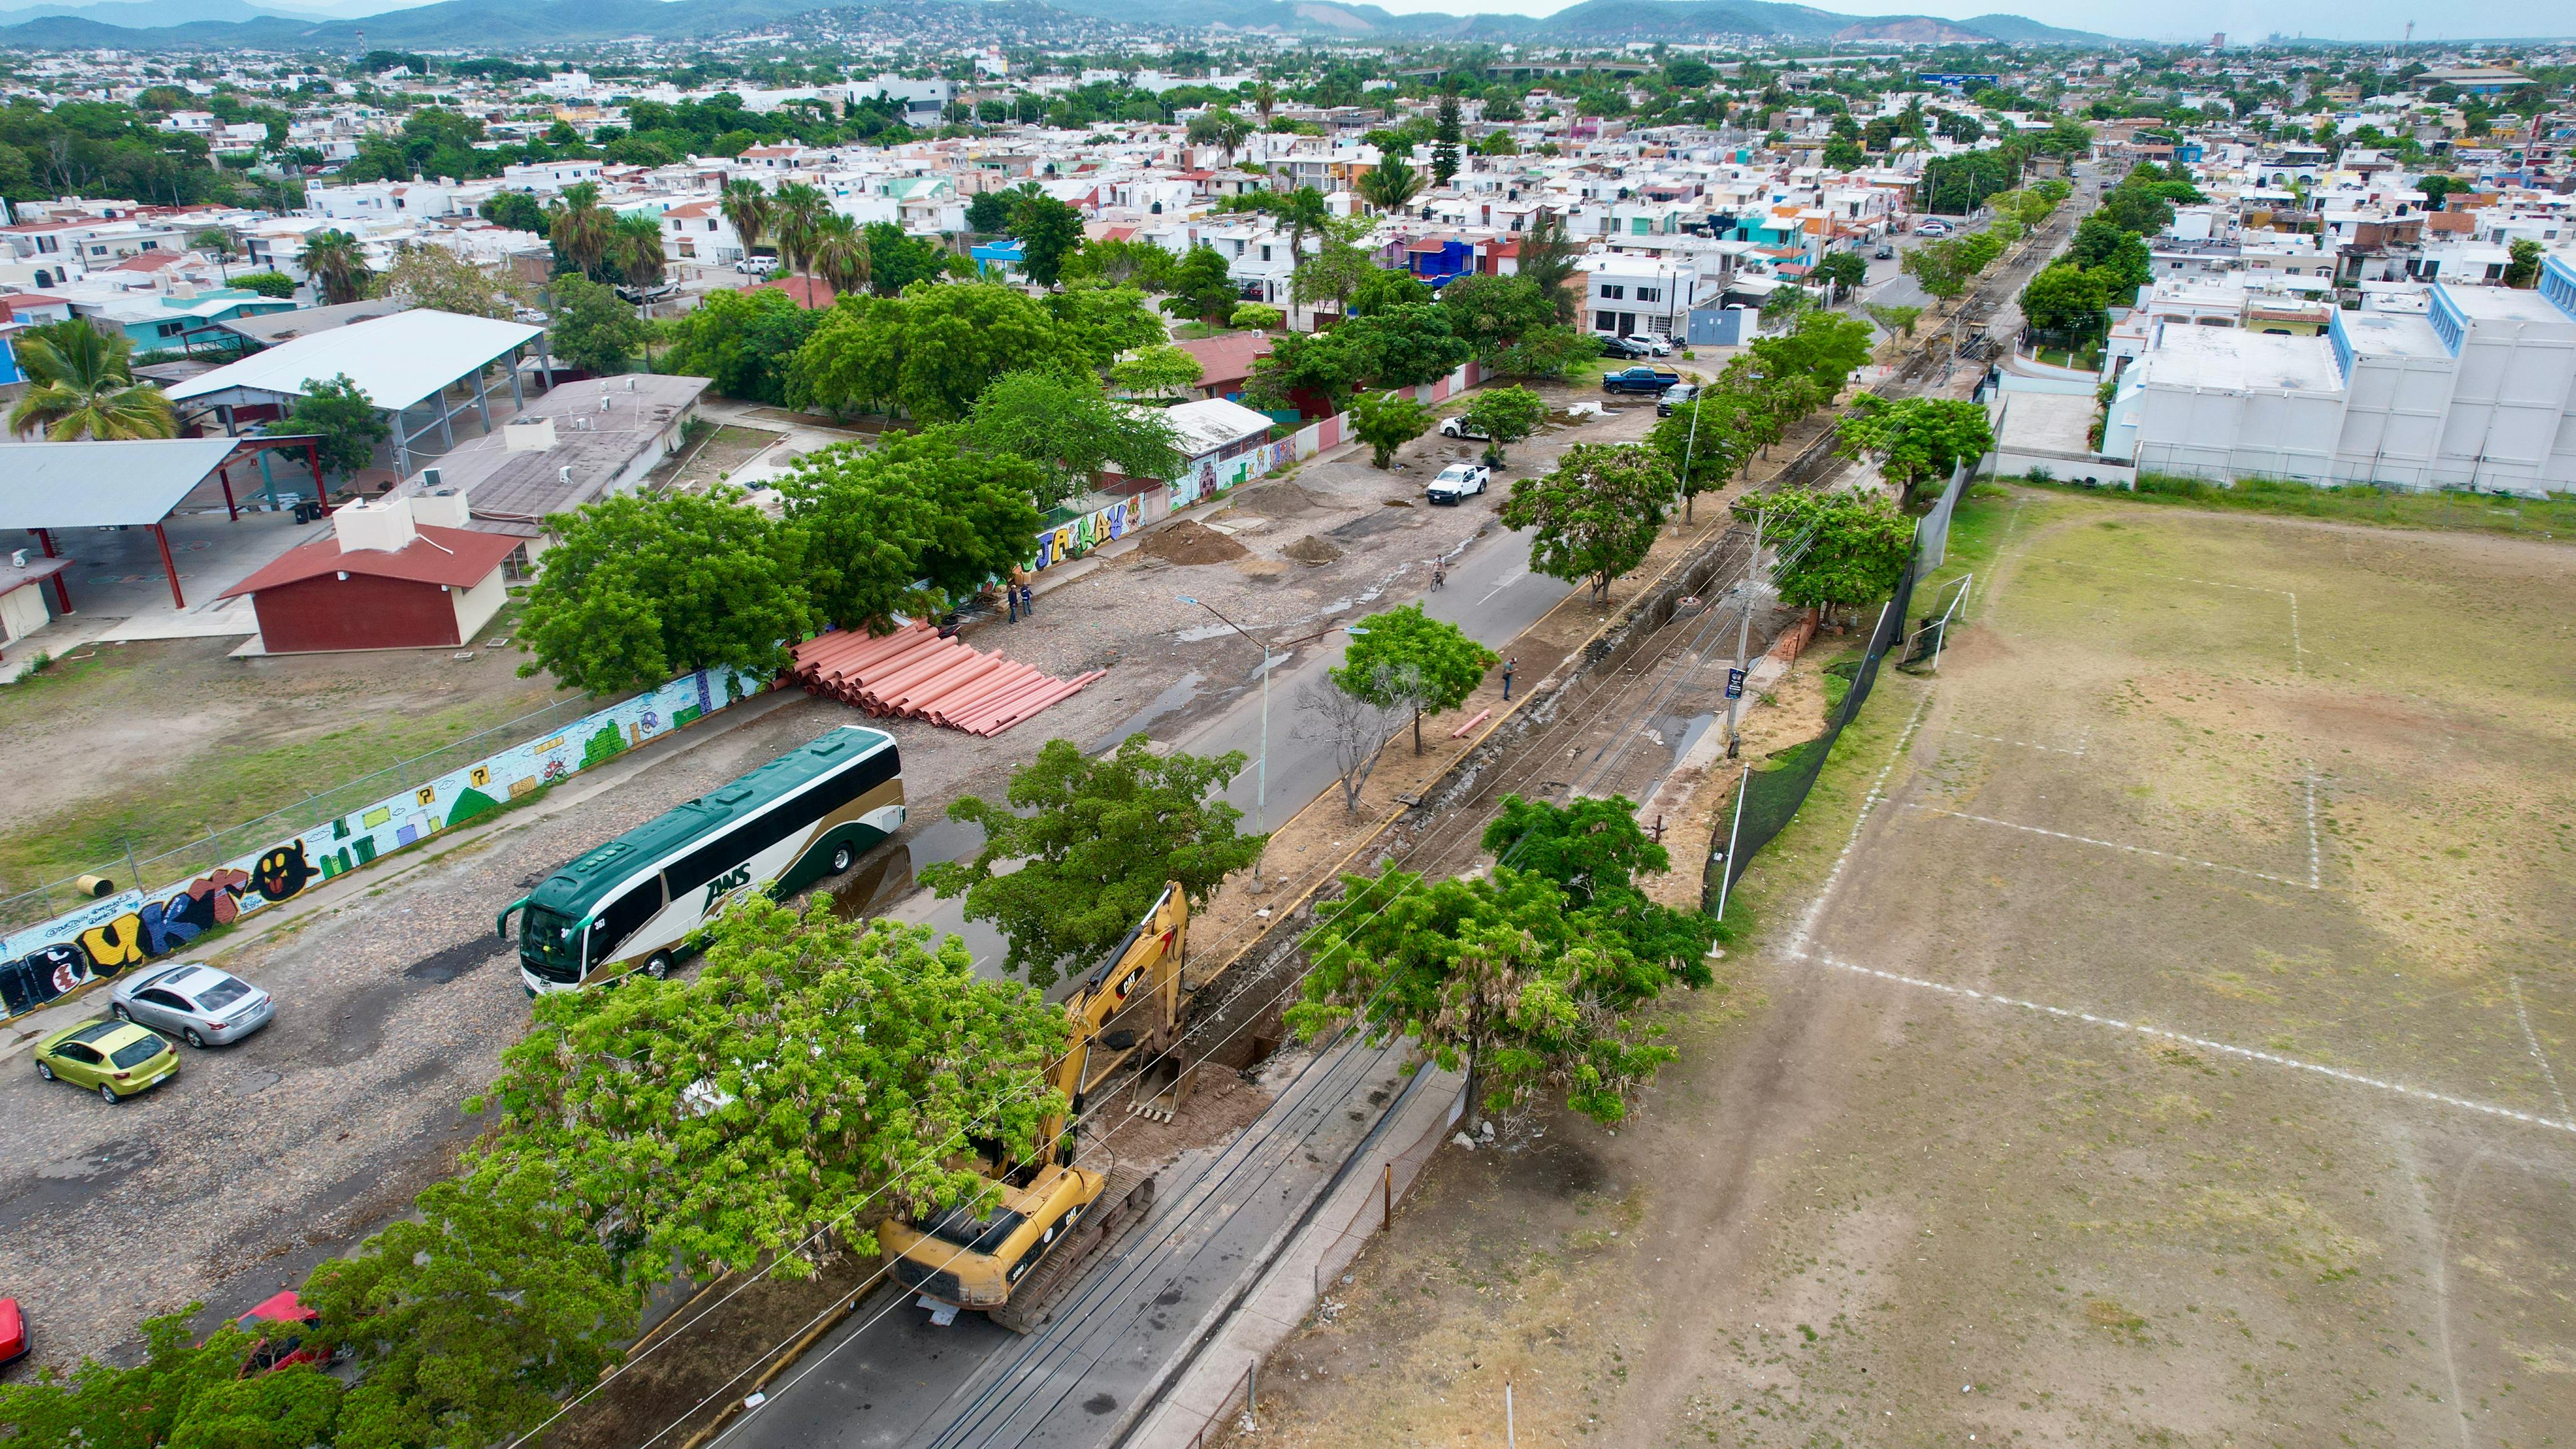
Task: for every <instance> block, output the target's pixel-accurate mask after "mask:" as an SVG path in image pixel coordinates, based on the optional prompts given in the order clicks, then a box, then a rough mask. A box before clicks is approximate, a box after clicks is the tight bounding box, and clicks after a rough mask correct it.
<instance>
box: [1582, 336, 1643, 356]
mask: <svg viewBox="0 0 2576 1449" xmlns="http://www.w3.org/2000/svg"><path fill="white" fill-rule="evenodd" d="M1594 340H1596V341H1598V342H1599V343H1600V344H1601V355H1602V356H1604V357H1613V358H1617V359H1618V360H1619V361H1621V362H1634V361H1636V360H1637V359H1638V358H1640V357H1647V356H1651V355H1652V354H1650V353H1648V352H1647V351H1646V350H1645V349H1644V348H1642V347H1639V346H1638V345H1637V344H1635V343H1633V342H1630V341H1629V340H1628V339H1626V338H1624V337H1602V338H1596V339H1594Z"/></svg>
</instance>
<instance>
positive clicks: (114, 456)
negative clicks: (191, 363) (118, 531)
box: [0, 438, 235, 529]
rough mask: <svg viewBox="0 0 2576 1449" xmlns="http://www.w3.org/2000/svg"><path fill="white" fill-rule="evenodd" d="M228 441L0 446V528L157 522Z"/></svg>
mask: <svg viewBox="0 0 2576 1449" xmlns="http://www.w3.org/2000/svg"><path fill="white" fill-rule="evenodd" d="M234 442H235V440H234V439H231V438H148V439H147V438H137V439H131V440H125V441H119V442H106V443H103V442H95V441H92V442H80V443H0V529H20V528H117V527H123V526H129V525H138V526H139V525H143V524H152V523H159V522H160V521H161V520H162V519H164V518H167V517H169V516H170V510H171V509H173V508H176V507H178V506H179V500H180V499H182V498H185V497H187V496H188V490H189V489H191V488H194V487H196V486H197V485H198V484H200V483H203V482H205V481H206V475H208V474H210V473H212V472H214V471H215V469H216V468H218V467H220V466H221V465H222V463H223V461H224V459H226V458H228V457H231V456H232V451H233V445H234Z"/></svg>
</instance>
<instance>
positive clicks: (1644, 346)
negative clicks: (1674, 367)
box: [1620, 332, 1673, 357]
mask: <svg viewBox="0 0 2576 1449" xmlns="http://www.w3.org/2000/svg"><path fill="white" fill-rule="evenodd" d="M1620 340H1621V341H1623V342H1625V343H1627V344H1628V345H1629V346H1631V347H1633V348H1636V349H1637V355H1638V356H1640V357H1670V356H1672V355H1673V344H1672V342H1671V341H1670V340H1669V339H1666V338H1662V337H1657V336H1655V335H1654V334H1653V333H1650V332H1631V333H1629V334H1628V335H1627V336H1626V337H1624V338H1621V339H1620Z"/></svg>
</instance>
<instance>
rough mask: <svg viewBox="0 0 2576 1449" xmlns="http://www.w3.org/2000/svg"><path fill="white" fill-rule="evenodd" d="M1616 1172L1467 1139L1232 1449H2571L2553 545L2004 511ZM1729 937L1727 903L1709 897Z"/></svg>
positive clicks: (1749, 884) (2190, 516)
mask: <svg viewBox="0 0 2576 1449" xmlns="http://www.w3.org/2000/svg"><path fill="white" fill-rule="evenodd" d="M1956 558H1957V562H1958V563H1959V564H1960V565H1961V566H1973V567H1975V568H1977V569H1978V570H1979V572H1980V577H1981V579H1982V580H1983V581H1984V582H1983V584H1982V588H1983V599H1984V601H1983V603H1982V604H1981V605H1980V606H1979V608H1978V615H1979V627H1976V628H1973V629H1971V630H1970V631H1968V632H1967V633H1966V634H1964V635H1962V636H1960V638H1959V640H1958V643H1957V644H1956V645H1955V646H1954V648H1953V649H1952V651H1951V652H1950V653H1949V655H1948V656H1947V657H1946V659H1945V661H1944V664H1943V668H1942V675H1941V678H1940V679H1939V680H1938V681H1937V682H1932V683H1927V682H1924V681H1918V680H1915V679H1912V678H1908V677H1905V676H1901V675H1897V674H1893V673H1890V674H1887V675H1885V676H1883V678H1882V682H1881V684H1880V688H1879V693H1878V694H1877V695H1875V696H1874V697H1873V699H1872V701H1871V704H1870V705H1869V707H1868V709H1867V710H1866V711H1865V712H1864V713H1863V715H1862V717H1861V720H1860V721H1859V722H1858V723H1857V724H1856V725H1855V726H1854V728H1853V729H1852V730H1850V731H1848V732H1847V733H1846V734H1845V736H1844V740H1843V744H1842V746H1841V747H1840V748H1839V749H1838V750H1837V752H1836V755H1835V758H1834V761H1833V763H1832V764H1831V766H1829V768H1828V770H1827V772H1826V775H1825V777H1824V780H1823V782H1822V784H1821V785H1820V788H1819V791H1818V793H1817V795H1816V796H1815V797H1814V798H1813V799H1812V800H1811V802H1810V804H1809V807H1808V809H1807V811H1806V812H1805V813H1804V814H1803V815H1802V817H1801V819H1800V820H1799V822H1798V823H1797V824H1796V825H1795V826H1794V827H1793V828H1792V829H1791V830H1790V831H1789V832H1788V833H1787V834H1785V835H1783V836H1782V837H1781V839H1780V841H1779V842H1778V843H1777V844H1775V846H1774V847H1773V849H1772V851H1771V852H1770V853H1769V854H1767V855H1766V856H1765V857H1764V859H1763V860H1762V861H1761V862H1759V863H1757V865H1756V866H1755V868H1754V871H1753V874H1752V875H1751V876H1749V877H1748V878H1747V881H1746V883H1745V890H1744V892H1743V894H1742V895H1741V896H1740V897H1739V899H1740V900H1741V901H1742V902H1743V903H1744V908H1745V909H1746V910H1747V912H1748V913H1749V914H1750V915H1751V916H1752V917H1754V918H1755V919H1758V920H1760V921H1761V922H1762V923H1763V927H1762V930H1761V932H1760V938H1759V942H1758V944H1757V945H1755V946H1754V947H1753V948H1752V949H1750V950H1739V951H1738V952H1737V953H1736V954H1735V955H1734V956H1733V957H1731V958H1730V959H1729V960H1727V961H1725V962H1722V963H1720V965H1721V967H1722V968H1725V969H1726V970H1728V971H1729V972H1731V975H1730V977H1729V979H1728V981H1727V984H1728V986H1729V988H1730V989H1729V990H1727V991H1725V992H1723V993H1705V994H1703V995H1701V996H1700V997H1697V998H1695V999H1692V1000H1690V1001H1688V1002H1686V1003H1683V1004H1682V1006H1681V1007H1680V1008H1679V1009H1678V1010H1677V1011H1676V1012H1675V1025H1676V1030H1677V1034H1678V1035H1679V1036H1680V1037H1681V1039H1682V1042H1683V1045H1684V1051H1685V1057H1684V1060H1683V1061H1682V1062H1681V1063H1679V1064H1678V1065H1677V1066H1676V1067H1674V1068H1672V1069H1669V1070H1668V1071H1667V1073H1666V1075H1665V1077H1664V1078H1663V1080H1662V1081H1661V1082H1660V1083H1659V1084H1658V1085H1657V1087H1656V1088H1655V1089H1654V1091H1653V1092H1652V1093H1651V1095H1650V1098H1649V1100H1648V1101H1647V1103H1646V1104H1645V1107H1644V1110H1643V1111H1641V1112H1640V1113H1639V1114H1638V1116H1637V1117H1636V1119H1634V1120H1633V1121H1632V1123H1631V1124H1630V1125H1629V1126H1628V1127H1627V1128H1626V1129H1624V1130H1622V1131H1620V1132H1618V1133H1616V1134H1608V1133H1603V1132H1599V1131H1596V1130H1594V1129H1591V1128H1589V1127H1586V1126H1582V1125H1580V1124H1575V1123H1569V1122H1567V1121H1565V1120H1563V1119H1562V1118H1560V1117H1557V1116H1552V1115H1544V1116H1541V1117H1540V1118H1538V1119H1536V1120H1535V1121H1534V1122H1533V1123H1532V1124H1531V1127H1532V1129H1533V1131H1532V1133H1531V1134H1529V1135H1525V1136H1523V1137H1522V1138H1520V1139H1519V1140H1518V1141H1516V1142H1514V1143H1513V1144H1511V1145H1510V1147H1509V1148H1507V1149H1506V1150H1500V1151H1485V1152H1477V1153H1472V1154H1470V1153H1464V1152H1457V1151H1450V1152H1445V1153H1444V1154H1443V1155H1442V1156H1441V1158H1439V1159H1438V1160H1437V1161H1436V1162H1435V1163H1434V1165H1433V1167H1432V1169H1431V1170H1430V1172H1429V1173H1428V1174H1427V1175H1426V1177H1425V1179H1424V1181H1423V1184H1422V1186H1421V1187H1419V1188H1418V1189H1417V1190H1416V1194H1415V1197H1414V1198H1413V1200H1412V1201H1411V1202H1410V1203H1408V1204H1407V1205H1405V1206H1404V1207H1403V1208H1401V1209H1400V1210H1399V1212H1398V1215H1397V1226H1396V1231H1395V1232H1394V1234H1393V1235H1392V1237H1391V1238H1390V1239H1387V1240H1384V1241H1382V1242H1380V1243H1378V1244H1376V1245H1373V1246H1372V1248H1371V1250H1370V1252H1369V1254H1368V1255H1367V1256H1366V1257H1365V1258H1364V1259H1363V1260H1362V1262H1361V1264H1360V1265H1359V1267H1358V1268H1357V1269H1356V1270H1355V1271H1354V1272H1353V1273H1352V1275H1351V1280H1350V1281H1349V1282H1348V1283H1346V1284H1344V1285H1341V1286H1340V1287H1339V1288H1338V1290H1337V1291H1336V1292H1335V1294H1334V1295H1333V1296H1334V1298H1335V1303H1334V1305H1333V1309H1332V1313H1331V1315H1330V1321H1319V1322H1317V1323H1315V1324H1313V1325H1311V1326H1310V1327H1309V1328H1308V1329H1307V1330H1305V1331H1304V1332H1303V1333H1302V1334H1301V1335H1300V1336H1299V1337H1298V1338H1296V1339H1295V1340H1292V1343H1291V1345H1290V1347H1289V1348H1288V1349H1287V1350H1285V1351H1283V1352H1282V1353H1281V1354H1280V1355H1279V1356H1277V1357H1276V1358H1274V1360H1273V1362H1272V1364H1271V1365H1270V1366H1269V1367H1268V1368H1267V1369H1265V1371H1264V1374H1263V1377H1262V1384H1263V1404H1262V1413H1261V1415H1260V1419H1259V1423H1258V1426H1257V1428H1254V1429H1251V1430H1243V1429H1240V1428H1238V1430H1237V1431H1236V1434H1235V1440H1236V1442H1239V1443H1265V1444H1266V1443H1279V1444H1297V1445H1338V1444H1351V1445H1382V1444H1403V1445H1411V1444H1422V1445H1432V1444H1437V1445H1466V1444H1500V1443H1502V1442H1503V1437H1504V1436H1503V1419H1502V1394H1503V1379H1504V1376H1505V1375H1506V1374H1509V1375H1510V1377H1511V1380H1512V1383H1513V1387H1514V1400H1515V1403H1514V1408H1515V1412H1516V1415H1517V1430H1518V1433H1519V1436H1520V1439H1521V1442H1524V1443H1564V1442H1572V1441H1575V1440H1577V1439H1585V1438H1589V1439H1594V1440H1597V1441H1599V1442H1605V1443H1616V1444H1634V1445H1666V1444H1672V1445H1680V1444H1692V1443H1715V1444H1739V1443H1742V1444H1776V1445H1811V1444H1813V1445H1824V1444H1933V1443H1938V1444H1945V1445H1954V1444H1964V1443H1968V1442H1971V1440H1972V1439H1973V1441H1974V1442H1977V1443H1986V1444H1991V1443H2029V1444H2039V1443H2085V1444H2093V1443H2122V1444H2126V1443H2140V1444H2173V1445H2180V1444H2205V1445H2219V1444H2282V1445H2309V1444H2357V1445H2424V1444H2449V1443H2454V1442H2456V1443H2459V1444H2462V1445H2473V1444H2490V1443H2492V1444H2510V1445H2540V1444H2548V1443H2556V1442H2562V1441H2563V1440H2564V1439H2565V1428H2566V1426H2567V1425H2568V1424H2570V1423H2576V1271H2571V1269H2570V1267H2569V1265H2568V1262H2567V1259H2566V1255H2565V1253H2564V1251H2563V1245H2564V1244H2565V1243H2566V1242H2567V1241H2568V1238H2569V1235H2570V1231H2571V1229H2576V1206H2571V1199H2570V1196H2569V1193H2568V1190H2567V1189H2568V1183H2569V1178H2570V1174H2571V1172H2576V1113H2571V1112H2570V1110H2569V1107H2568V1103H2567V1101H2566V1099H2565V1086H2564V1084H2565V1083H2566V1081H2567V1078H2568V1076H2569V1073H2570V1071H2571V1068H2576V971H2571V970H2570V968H2569V967H2568V966H2567V964H2566V958H2567V945H2568V941H2569V937H2570V934H2571V926H2572V925H2576V921H2571V915H2576V893H2572V892H2571V891H2570V889H2569V887H2570V884H2571V882H2570V876H2571V874H2576V872H2571V863H2570V860H2569V856H2570V853H2571V850H2576V842H2571V840H2570V838H2569V834H2568V831H2569V828H2570V827H2569V825H2568V821H2569V818H2570V817H2569V812H2568V810H2567V804H2568V800H2567V797H2568V794H2569V790H2570V786H2569V781H2568V774H2567V770H2566V766H2565V761H2566V760H2567V759H2568V758H2569V745H2570V743H2571V741H2570V735H2571V734H2576V698H2572V697H2571V695H2572V694H2576V691H2571V686H2570V682H2569V681H2570V680H2571V678H2576V667H2572V666H2576V642H2571V639H2570V637H2569V634H2568V632H2567V629H2566V626H2565V623H2564V620H2565V619H2566V617H2567V615H2568V611H2569V608H2570V606H2571V605H2576V583H2571V582H2570V579H2569V574H2568V571H2567V567H2566V560H2567V558H2568V555H2567V553H2566V551H2565V549H2564V548H2563V547H2558V546H2554V545H2549V544H2540V543H2528V542H2511V541H2500V540H2490V539H2474V538H2463V537H2456V536H2443V535H2429V534H2415V533H2408V534H2398V533H2387V532H2376V531H2370V530H2362V529H2349V528H2342V527H2335V526H2325V525H2317V524H2309V523H2300V522H2291V521H2280V520H2268V519H2254V518H2246V517H2241V516H2228V517H2217V516H2213V515H2208V514H2200V513H2187V512H2181V511H2174V510H2162V509H2153V510H2151V509H2147V508H2143V507H2135V506H2128V505H2119V504H2111V503H2104V502H2098V501H2094V500H2089V499H2080V500H2068V499H2060V498H2052V497H2045V496H2040V495H2034V494H2015V495H2012V496H2010V497H1996V498H1990V499H1986V500H1982V501H1979V502H1976V503H1973V504H1971V505H1970V507H1969V508H1967V509H1966V510H1963V513H1962V524H1961V539H1960V548H1959V550H1958V553H1957V556H1956ZM1729 914H1730V919H1734V918H1735V912H1734V911H1733V910H1730V913H1729Z"/></svg>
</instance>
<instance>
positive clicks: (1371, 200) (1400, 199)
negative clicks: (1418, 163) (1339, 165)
mask: <svg viewBox="0 0 2576 1449" xmlns="http://www.w3.org/2000/svg"><path fill="white" fill-rule="evenodd" d="M1359 192H1360V200H1362V201H1365V202H1367V203H1368V204H1369V205H1371V206H1374V207H1376V208H1377V209H1378V210H1380V211H1393V212H1399V213H1400V212H1402V211H1403V210H1404V208H1405V206H1406V204H1407V203H1409V202H1411V201H1412V200H1413V198H1415V197H1417V196H1420V195H1421V194H1422V173H1420V172H1418V171H1416V170H1414V169H1413V163H1412V162H1410V161H1407V160H1405V159H1404V158H1403V157H1401V156H1389V157H1387V158H1386V159H1384V160H1382V161H1380V162H1378V163H1377V169H1375V170H1373V171H1371V172H1369V174H1367V175H1366V176H1363V177H1361V178H1360V185H1359Z"/></svg>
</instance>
